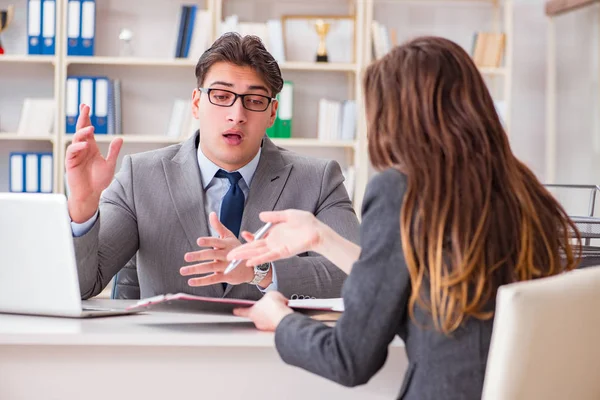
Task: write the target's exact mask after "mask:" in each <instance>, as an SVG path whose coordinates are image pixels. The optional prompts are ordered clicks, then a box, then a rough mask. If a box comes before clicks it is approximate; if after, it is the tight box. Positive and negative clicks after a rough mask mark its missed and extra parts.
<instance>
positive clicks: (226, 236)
mask: <svg viewBox="0 0 600 400" xmlns="http://www.w3.org/2000/svg"><path fill="white" fill-rule="evenodd" d="M196 78H197V84H198V88H197V89H195V90H194V92H193V101H192V103H193V106H192V112H193V114H194V117H195V118H197V119H199V121H200V130H199V132H197V133H196V134H195V135H194V136H193V137H191V138H190V139H188V140H186V141H185V142H183V143H181V144H178V145H173V146H169V147H166V148H163V149H159V150H156V151H150V152H146V153H141V154H135V155H131V156H125V157H124V159H123V162H122V166H121V170H120V172H119V173H118V174H117V175H116V176H114V180H113V175H114V171H115V166H116V161H117V156H118V153H119V151H120V148H121V146H122V139H120V138H117V139H114V140H113V141H112V143H111V144H110V148H109V152H108V156H107V158H106V159H104V158H103V157H102V155H101V154H100V152H99V150H98V146H97V144H96V142H95V140H94V128H93V126H92V125H91V122H90V119H89V107H88V106H86V105H82V106H81V113H80V118H79V120H78V129H77V133H76V134H75V135H74V137H73V141H72V144H71V145H70V146H69V147H68V149H67V158H66V162H65V164H66V171H67V179H68V182H69V187H70V195H69V200H68V204H69V214H70V216H71V220H72V227H73V234H74V243H75V252H76V258H77V266H78V272H79V284H80V287H81V296H82V298H89V297H92V296H95V295H97V294H98V293H100V292H101V291H102V289H103V288H105V287H106V285H107V284H108V283H109V281H110V280H111V279H112V277H113V276H114V275H115V274H116V273H117V272H118V271H119V270H120V269H121V268H122V267H123V265H125V263H126V262H127V261H128V260H130V259H131V258H132V257H133V256H134V255H136V254H137V269H138V274H139V283H140V295H141V297H149V296H153V295H157V294H163V293H174V292H186V293H191V294H196V295H203V296H213V297H222V296H228V297H233V298H244V299H258V298H260V297H261V296H262V295H263V294H264V293H265V292H267V291H270V290H278V291H280V292H282V293H283V294H284V295H286V296H287V297H292V296H293V295H298V296H307V297H339V296H340V288H341V286H342V283H343V281H344V279H345V277H346V275H345V274H344V273H343V272H342V271H340V270H339V269H338V268H337V267H335V266H334V265H333V264H332V263H331V262H329V261H327V260H326V259H324V258H323V257H321V256H318V255H317V254H314V253H306V254H302V255H300V256H298V257H293V258H289V259H286V260H281V261H277V262H276V263H274V264H265V265H261V266H258V267H255V268H247V267H245V266H243V265H242V266H240V267H238V268H236V269H235V270H234V271H233V272H231V273H229V274H227V275H225V274H223V271H224V269H225V267H226V266H227V264H228V262H227V260H226V256H227V253H228V252H229V251H230V250H232V249H233V248H235V247H237V246H239V245H240V241H239V240H238V236H239V233H240V232H242V231H244V230H247V231H255V230H257V229H258V228H260V226H261V225H262V223H261V221H260V220H259V218H258V213H259V212H260V211H264V210H283V209H287V208H296V209H302V210H307V211H310V212H312V213H313V214H314V215H316V216H317V217H318V218H319V219H320V220H321V221H323V222H324V223H326V224H327V225H329V226H331V227H332V228H333V229H335V230H336V231H337V232H338V233H339V234H341V235H342V236H344V237H346V238H348V239H350V240H352V241H354V242H357V241H358V221H357V218H356V215H355V213H354V210H353V208H352V204H351V202H350V200H349V198H348V194H347V192H346V190H345V188H344V185H343V176H342V173H341V170H340V167H339V165H338V164H337V163H336V162H334V161H326V160H318V159H313V158H308V157H303V156H300V155H298V154H295V153H292V152H289V151H286V150H283V149H280V148H278V147H276V146H275V145H274V144H273V143H272V142H271V141H270V140H269V139H268V138H267V137H266V136H265V131H266V129H267V128H268V127H269V126H271V125H272V124H273V122H274V120H275V117H276V111H277V105H278V104H277V101H276V99H275V96H276V95H277V93H279V91H280V90H281V88H282V86H283V80H282V78H281V72H280V70H279V67H278V65H277V63H276V61H275V60H274V59H273V57H272V56H271V55H270V54H269V53H268V52H267V51H266V50H265V48H264V47H263V45H262V43H261V42H260V40H259V39H258V38H255V37H251V36H247V37H244V38H242V37H240V36H239V35H237V34H226V35H224V36H222V37H221V38H220V39H218V40H217V41H216V42H215V43H214V44H213V45H212V47H211V48H210V49H209V50H207V51H206V52H205V53H204V54H203V55H202V57H201V58H200V60H199V62H198V64H197V66H196ZM111 180H112V183H111ZM109 184H110V186H109ZM185 262H188V263H193V264H192V265H186V266H183V267H182V265H183V264H184V263H185Z"/></svg>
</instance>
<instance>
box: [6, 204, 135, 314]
mask: <svg viewBox="0 0 600 400" xmlns="http://www.w3.org/2000/svg"><path fill="white" fill-rule="evenodd" d="M0 312H4V313H13V314H31V315H46V316H58V317H73V318H87V317H104V316H111V315H124V314H130V313H132V312H135V310H129V311H128V310H125V309H115V308H100V307H94V308H85V309H84V308H83V306H82V303H81V293H80V290H79V279H78V276H77V264H76V262H75V250H74V248H73V234H72V233H71V226H70V220H69V214H68V211H67V200H66V198H65V196H64V195H61V194H42V193H35V194H33V193H0Z"/></svg>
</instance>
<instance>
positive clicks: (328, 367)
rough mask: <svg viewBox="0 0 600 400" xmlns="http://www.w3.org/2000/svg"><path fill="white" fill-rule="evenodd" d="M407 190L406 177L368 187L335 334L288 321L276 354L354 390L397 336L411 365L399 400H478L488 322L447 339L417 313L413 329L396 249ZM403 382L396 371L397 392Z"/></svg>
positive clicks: (388, 176)
mask: <svg viewBox="0 0 600 400" xmlns="http://www.w3.org/2000/svg"><path fill="white" fill-rule="evenodd" d="M405 190H406V177H405V176H404V175H402V174H400V173H399V172H397V171H395V170H391V169H390V170H386V171H384V172H383V173H381V174H379V175H377V176H375V177H374V178H373V179H372V181H371V182H370V183H369V186H368V188H367V192H366V194H365V200H364V204H363V214H362V215H363V220H362V225H361V235H360V236H361V237H360V240H361V245H362V252H361V254H360V257H359V260H358V261H357V262H356V263H355V264H354V266H353V268H352V271H351V273H350V275H349V276H348V279H346V282H345V283H344V287H343V290H342V293H343V297H344V306H345V312H344V313H343V315H342V317H341V318H340V319H339V320H338V322H337V324H336V326H335V327H334V328H330V327H328V326H326V325H324V324H322V323H320V322H317V321H314V320H312V319H310V318H308V317H306V316H303V315H300V314H291V315H288V316H286V317H285V318H284V319H283V320H282V321H281V323H280V324H279V326H278V327H277V330H276V334H275V342H276V345H277V350H278V351H279V354H280V355H281V357H282V359H283V360H284V361H285V362H286V363H288V364H292V365H295V366H298V367H301V368H304V369H306V370H308V371H311V372H313V373H315V374H318V375H321V376H323V377H325V378H328V379H331V380H334V381H336V382H338V383H340V384H342V385H346V386H355V385H360V384H363V383H366V382H367V381H368V380H369V379H370V378H371V377H372V376H373V375H375V373H376V372H377V371H378V370H379V369H380V368H381V367H382V365H383V364H384V362H385V360H386V358H387V351H388V350H387V349H388V345H389V344H390V342H391V341H392V340H393V339H394V337H395V336H396V335H398V336H400V337H401V338H402V339H403V340H404V342H405V344H406V352H407V355H408V359H409V368H408V371H407V372H406V375H405V376H404V382H403V385H402V388H401V390H400V394H399V397H398V398H400V399H411V400H413V399H414V400H429V399H431V400H438V399H444V400H452V399H479V398H480V397H481V392H482V388H483V378H484V371H485V365H486V361H487V354H488V349H489V344H490V338H491V333H492V321H491V320H490V321H478V320H474V319H469V320H467V321H466V323H464V324H463V326H461V327H460V328H459V329H458V330H457V331H455V332H453V334H452V336H451V337H448V336H445V335H443V334H441V333H439V332H437V331H435V330H434V329H433V327H432V326H433V325H432V323H433V321H432V319H431V316H430V315H429V314H428V313H425V312H424V311H423V310H422V309H419V308H418V307H417V309H416V310H415V317H416V324H415V322H413V321H412V319H411V318H410V317H409V316H408V309H407V307H408V299H409V297H410V293H411V283H410V277H409V274H408V270H407V268H406V263H405V260H404V255H403V251H402V245H401V242H400V208H401V206H402V199H403V197H404V193H405ZM425 286H427V283H426V284H425ZM424 326H428V327H429V328H426V329H424V328H423V327H424ZM400 379H401V375H400V371H399V372H398V385H399V386H400Z"/></svg>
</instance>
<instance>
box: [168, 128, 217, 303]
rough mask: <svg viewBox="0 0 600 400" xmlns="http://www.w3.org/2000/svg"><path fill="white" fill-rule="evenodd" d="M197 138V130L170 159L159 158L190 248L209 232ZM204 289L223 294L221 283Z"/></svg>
mask: <svg viewBox="0 0 600 400" xmlns="http://www.w3.org/2000/svg"><path fill="white" fill-rule="evenodd" d="M197 138H198V132H196V135H194V136H193V137H192V138H190V139H188V140H186V141H185V142H184V143H183V144H182V146H181V149H180V150H179V152H178V153H177V154H176V155H175V157H173V158H172V159H170V160H168V159H163V160H162V161H163V169H164V171H165V177H166V180H167V186H168V187H169V194H170V195H171V200H172V201H173V205H174V207H175V212H176V213H177V218H178V219H179V222H180V223H181V226H182V227H183V230H184V232H185V236H186V237H187V239H188V242H189V243H190V246H191V247H192V249H194V250H199V248H198V245H197V244H196V240H198V238H199V237H203V236H210V231H209V229H208V220H207V216H206V212H205V209H204V203H205V201H206V199H205V194H204V190H203V189H202V178H201V177H200V168H199V166H198V158H197V153H196V152H197V149H196V140H197ZM200 289H202V288H200ZM206 289H208V290H209V291H212V292H213V293H212V295H213V296H214V297H220V296H222V295H223V286H222V285H220V284H219V285H211V286H208V287H206ZM187 291H188V292H189V293H193V292H194V288H191V287H190V288H188V290H187Z"/></svg>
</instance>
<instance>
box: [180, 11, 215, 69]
mask: <svg viewBox="0 0 600 400" xmlns="http://www.w3.org/2000/svg"><path fill="white" fill-rule="evenodd" d="M178 20H179V22H178V24H179V25H178V26H179V29H178V31H177V40H176V45H175V52H174V53H175V58H191V59H194V60H197V59H199V58H200V56H201V55H202V53H204V51H205V50H206V49H207V48H208V47H209V46H210V44H211V43H210V41H211V32H212V15H211V14H210V12H209V11H207V10H202V9H200V8H199V7H198V6H197V5H183V6H181V9H180V12H179V18H178Z"/></svg>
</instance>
